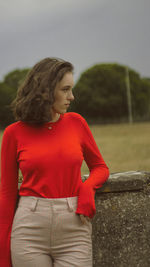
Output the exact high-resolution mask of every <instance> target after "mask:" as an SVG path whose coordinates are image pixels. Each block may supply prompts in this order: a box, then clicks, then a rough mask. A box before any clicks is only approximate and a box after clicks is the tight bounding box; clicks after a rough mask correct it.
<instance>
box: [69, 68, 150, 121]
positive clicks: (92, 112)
mask: <svg viewBox="0 0 150 267" xmlns="http://www.w3.org/2000/svg"><path fill="white" fill-rule="evenodd" d="M125 78H126V66H123V65H119V64H117V63H111V64H104V63H103V64H97V65H94V66H93V67H91V68H89V69H87V70H86V71H84V72H83V73H82V74H81V76H80V78H79V80H78V82H77V83H76V85H75V87H74V96H75V100H74V101H73V103H72V105H71V110H73V111H76V112H79V113H80V114H81V115H83V116H84V117H86V118H88V119H91V120H93V119H94V120H95V119H96V118H97V120H98V121H99V122H112V121H121V120H125V119H126V120H127V117H128V105H127V90H126V83H125ZM129 78H130V86H131V100H132V105H133V114H134V118H135V119H136V118H137V117H143V116H145V114H147V115H146V116H148V114H149V108H148V107H149V103H150V100H149V99H150V98H149V92H150V83H149V81H148V79H146V80H143V79H141V78H140V75H139V74H138V73H137V72H135V71H134V70H132V69H130V68H129Z"/></svg>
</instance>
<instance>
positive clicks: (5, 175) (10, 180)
mask: <svg viewBox="0 0 150 267" xmlns="http://www.w3.org/2000/svg"><path fill="white" fill-rule="evenodd" d="M9 128H10V127H8V128H6V129H5V131H4V134H3V139H2V145H1V180H0V266H1V267H11V255H10V235H11V227H12V221H13V217H14V213H15V207H16V200H17V193H18V164H17V159H16V142H15V138H14V136H13V135H12V132H11V133H10V131H9Z"/></svg>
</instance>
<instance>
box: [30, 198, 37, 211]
mask: <svg viewBox="0 0 150 267" xmlns="http://www.w3.org/2000/svg"><path fill="white" fill-rule="evenodd" d="M37 202H38V199H37V198H34V199H33V200H32V203H31V210H32V211H35V210H36V206H37Z"/></svg>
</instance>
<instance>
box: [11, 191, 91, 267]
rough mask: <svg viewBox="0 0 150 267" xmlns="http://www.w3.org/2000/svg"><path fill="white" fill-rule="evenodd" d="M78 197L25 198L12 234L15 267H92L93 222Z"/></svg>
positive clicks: (13, 264)
mask: <svg viewBox="0 0 150 267" xmlns="http://www.w3.org/2000/svg"><path fill="white" fill-rule="evenodd" d="M76 208H77V197H68V198H39V197H31V196H21V197H20V199H19V203H18V208H17V210H16V213H15V216H14V220H13V225H12V231H11V259H12V266H13V267H92V266H93V264H92V262H93V255H92V223H91V220H88V218H87V217H85V218H86V219H85V223H83V221H82V220H81V218H80V216H79V215H78V214H76V213H75V211H76Z"/></svg>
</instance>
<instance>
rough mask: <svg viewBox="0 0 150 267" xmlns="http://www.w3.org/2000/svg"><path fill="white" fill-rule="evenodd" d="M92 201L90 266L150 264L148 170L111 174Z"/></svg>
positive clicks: (148, 266) (149, 179) (139, 265)
mask: <svg viewBox="0 0 150 267" xmlns="http://www.w3.org/2000/svg"><path fill="white" fill-rule="evenodd" d="M82 178H83V180H85V179H87V178H88V175H84V176H83V177H82ZM95 203H96V215H95V216H94V218H93V219H92V225H93V235H92V238H93V267H150V172H139V171H130V172H124V173H114V174H111V175H110V177H109V179H108V180H107V182H106V183H105V185H104V186H103V187H102V188H101V189H98V190H97V191H96V195H95Z"/></svg>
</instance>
